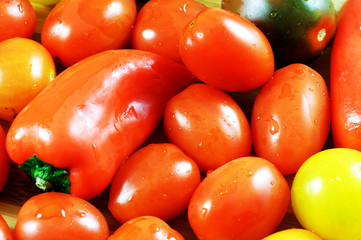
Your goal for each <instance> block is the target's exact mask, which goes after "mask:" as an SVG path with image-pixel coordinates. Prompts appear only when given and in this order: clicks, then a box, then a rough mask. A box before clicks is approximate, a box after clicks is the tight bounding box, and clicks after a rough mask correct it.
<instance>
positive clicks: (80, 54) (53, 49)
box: [41, 0, 137, 67]
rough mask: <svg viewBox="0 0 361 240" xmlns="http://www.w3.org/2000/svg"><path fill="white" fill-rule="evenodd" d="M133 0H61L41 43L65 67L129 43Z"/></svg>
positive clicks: (46, 24) (50, 16) (134, 15)
mask: <svg viewBox="0 0 361 240" xmlns="http://www.w3.org/2000/svg"><path fill="white" fill-rule="evenodd" d="M136 14H137V9H136V3H135V0H102V1H99V0H72V1H69V0H64V1H61V2H59V3H58V4H57V5H56V6H55V8H53V9H52V11H51V12H50V13H49V15H48V17H47V18H46V20H45V22H44V25H43V28H42V31H41V42H42V44H43V45H44V46H45V47H46V48H47V49H48V50H49V52H50V53H51V55H52V56H53V57H54V58H55V59H56V60H57V61H59V62H61V63H62V64H63V65H65V66H67V67H68V66H70V65H73V64H74V63H76V62H78V61H79V60H81V59H83V58H85V57H88V56H90V55H93V54H95V53H98V52H101V51H104V50H109V49H118V48H124V47H126V46H127V45H128V44H129V41H130V34H131V30H132V26H133V24H134V22H135V18H136Z"/></svg>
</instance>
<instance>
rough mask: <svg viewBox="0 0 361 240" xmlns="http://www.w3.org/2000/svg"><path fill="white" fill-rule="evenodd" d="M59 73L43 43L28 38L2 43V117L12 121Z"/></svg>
mask: <svg viewBox="0 0 361 240" xmlns="http://www.w3.org/2000/svg"><path fill="white" fill-rule="evenodd" d="M55 74H56V70H55V64H54V61H53V59H52V57H51V55H50V54H49V52H48V51H47V50H46V49H45V48H44V47H43V46H42V45H41V44H40V43H38V42H36V41H34V40H31V39H27V38H11V39H8V40H5V41H2V42H0V118H2V119H4V120H7V121H12V120H13V119H14V117H15V116H16V115H17V114H18V113H19V111H20V110H21V109H22V108H23V107H24V106H25V105H26V104H28V103H29V102H30V101H31V100H32V99H33V98H34V97H35V96H36V95H37V94H38V93H39V92H40V91H41V90H42V89H43V88H44V87H45V86H46V85H47V84H48V83H49V82H51V81H52V80H53V79H54V78H55Z"/></svg>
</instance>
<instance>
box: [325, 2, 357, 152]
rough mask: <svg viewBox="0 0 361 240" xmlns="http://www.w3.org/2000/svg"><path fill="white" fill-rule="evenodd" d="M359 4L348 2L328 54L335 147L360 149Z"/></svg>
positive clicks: (341, 14)
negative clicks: (329, 54) (329, 59)
mask: <svg viewBox="0 0 361 240" xmlns="http://www.w3.org/2000/svg"><path fill="white" fill-rule="evenodd" d="M360 11H361V4H360V1H358V0H356V1H354V0H348V1H347V2H346V4H345V6H344V7H343V9H342V10H341V13H340V15H339V23H338V27H337V32H336V35H335V40H334V42H333V45H332V51H331V66H330V89H331V91H330V95H331V108H332V111H331V114H332V116H331V129H332V139H333V142H334V145H335V147H345V148H353V149H356V150H359V151H360V150H361V105H360V102H361V95H360V94H359V93H360V91H361V75H360V69H361V44H360V42H361V34H360V33H361V31H360V26H359V25H360V24H356V23H359V22H361V14H359V13H360Z"/></svg>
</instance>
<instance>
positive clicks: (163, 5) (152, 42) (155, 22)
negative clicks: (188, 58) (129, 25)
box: [132, 0, 207, 63]
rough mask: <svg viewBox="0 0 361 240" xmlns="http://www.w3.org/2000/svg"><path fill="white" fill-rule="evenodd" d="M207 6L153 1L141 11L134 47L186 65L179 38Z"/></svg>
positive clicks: (186, 1)
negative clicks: (180, 53) (180, 50)
mask: <svg viewBox="0 0 361 240" xmlns="http://www.w3.org/2000/svg"><path fill="white" fill-rule="evenodd" d="M206 8H207V7H206V6H204V5H203V4H201V3H200V2H197V1H196V0H167V1H163V0H151V1H148V2H147V3H146V4H145V5H144V6H143V7H142V8H141V10H140V11H139V14H138V16H137V20H136V23H135V25H134V29H133V32H132V46H133V48H136V49H141V50H145V51H149V52H154V53H158V54H159V55H162V56H165V57H168V58H170V59H172V60H174V61H176V62H179V63H182V59H181V57H180V55H179V39H180V37H181V34H182V33H183V29H184V28H185V27H186V26H187V24H188V23H189V22H190V21H191V20H192V19H193V17H195V15H196V14H197V13H198V12H200V11H201V10H203V9H206Z"/></svg>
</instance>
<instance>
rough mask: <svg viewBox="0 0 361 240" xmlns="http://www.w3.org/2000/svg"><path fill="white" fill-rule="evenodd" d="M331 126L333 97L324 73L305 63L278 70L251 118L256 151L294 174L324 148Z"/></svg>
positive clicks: (266, 87)
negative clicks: (330, 98)
mask: <svg viewBox="0 0 361 240" xmlns="http://www.w3.org/2000/svg"><path fill="white" fill-rule="evenodd" d="M329 128H330V100H329V96H328V90H327V86H326V83H325V81H324V79H323V78H322V76H321V75H320V74H318V73H317V72H316V71H315V70H313V69H311V68H310V67H308V66H306V65H304V64H291V65H288V66H286V67H284V68H282V69H279V70H277V71H276V72H275V74H274V75H273V77H272V79H271V80H270V81H268V82H267V83H266V84H265V85H264V86H263V87H262V88H261V90H260V92H259V93H258V95H257V97H256V99H255V102H254V106H253V110H252V117H251V129H252V138H253V145H254V149H255V151H256V154H257V155H258V156H260V157H262V158H265V159H267V160H269V161H271V162H272V163H273V164H275V165H276V166H277V167H278V168H279V169H280V171H281V172H282V173H283V174H293V173H295V172H296V171H297V170H298V168H299V167H300V166H301V165H302V163H303V162H304V161H306V159H307V158H309V157H310V156H312V155H313V154H315V153H316V152H319V151H320V150H322V148H323V146H324V144H325V142H326V139H327V136H328V132H329Z"/></svg>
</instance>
